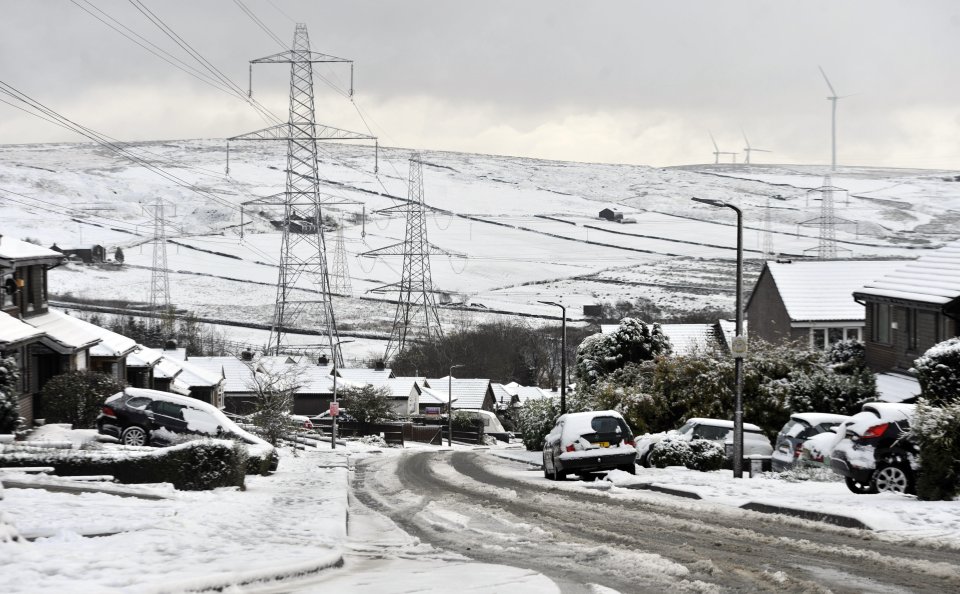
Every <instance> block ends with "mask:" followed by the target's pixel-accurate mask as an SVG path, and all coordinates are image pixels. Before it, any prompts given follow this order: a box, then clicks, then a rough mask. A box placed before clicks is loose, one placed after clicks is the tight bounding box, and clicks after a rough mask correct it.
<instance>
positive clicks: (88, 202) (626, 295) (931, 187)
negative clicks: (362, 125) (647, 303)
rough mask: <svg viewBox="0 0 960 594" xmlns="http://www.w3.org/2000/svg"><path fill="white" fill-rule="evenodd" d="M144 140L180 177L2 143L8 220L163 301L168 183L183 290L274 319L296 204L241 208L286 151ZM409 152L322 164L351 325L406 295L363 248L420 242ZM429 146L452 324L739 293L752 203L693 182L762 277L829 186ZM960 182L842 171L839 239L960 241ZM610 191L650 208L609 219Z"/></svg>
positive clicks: (813, 173)
mask: <svg viewBox="0 0 960 594" xmlns="http://www.w3.org/2000/svg"><path fill="white" fill-rule="evenodd" d="M132 148H133V149H134V150H136V151H137V152H138V153H139V154H140V155H141V156H143V157H144V158H146V159H148V160H150V161H151V162H154V163H157V164H163V165H164V167H165V168H166V169H167V170H168V171H170V172H171V173H172V174H173V175H175V176H176V177H177V178H178V179H180V180H182V182H183V185H176V184H174V183H172V182H170V181H169V180H165V179H163V178H161V177H159V176H157V175H156V174H154V173H151V172H150V171H148V170H146V169H144V168H142V167H140V166H134V165H131V164H129V163H127V162H123V161H119V160H117V159H116V158H115V157H114V156H113V155H112V154H110V153H108V152H106V151H104V150H103V149H100V148H99V147H96V146H92V145H89V144H48V145H19V146H16V145H8V146H0V177H2V178H3V180H4V182H3V184H2V190H3V191H0V212H2V213H3V224H2V226H0V233H3V234H6V235H10V236H14V237H18V238H26V237H30V238H33V239H36V240H38V241H39V242H40V243H42V244H44V245H51V244H53V243H54V242H57V244H58V245H60V246H61V247H78V246H81V245H86V246H88V245H91V244H94V243H98V244H101V245H104V246H105V247H106V248H107V250H108V253H110V254H111V255H112V253H113V251H114V250H115V249H116V248H117V247H121V248H122V249H123V251H124V254H125V256H126V263H127V264H128V266H127V267H126V269H124V270H116V269H108V268H95V267H84V266H65V267H61V268H59V269H56V270H54V271H52V272H51V286H52V287H53V291H54V293H55V294H63V293H67V292H69V293H71V294H73V295H75V296H80V297H85V298H89V299H97V298H101V299H102V298H106V297H109V298H117V299H123V300H128V301H135V302H147V301H148V300H149V294H148V291H149V287H150V282H149V280H150V278H149V274H148V271H147V270H145V269H144V268H134V267H149V266H151V265H152V263H153V249H152V245H151V243H150V239H151V237H152V233H153V224H152V216H153V213H154V210H155V208H154V206H152V205H153V204H154V202H155V201H156V200H157V199H158V198H162V199H163V200H164V201H165V206H164V213H165V217H166V219H167V222H168V225H167V235H168V237H170V238H171V239H173V240H174V241H176V242H178V243H179V244H181V245H179V246H178V245H175V244H170V245H168V249H167V267H168V268H169V269H170V270H171V271H173V272H172V274H171V293H172V295H171V297H172V300H173V301H174V302H175V303H176V304H177V305H178V306H180V307H183V308H185V309H190V310H192V311H194V312H195V313H196V314H198V315H201V316H209V317H218V316H230V317H231V318H232V319H249V320H254V321H259V322H261V323H265V322H267V321H269V318H270V316H271V314H272V309H273V303H274V301H275V290H274V288H273V286H274V284H275V282H276V277H277V272H276V264H277V262H278V260H279V245H280V234H279V233H277V232H276V229H275V228H274V227H273V226H272V225H271V224H269V222H268V220H267V219H271V218H272V219H274V220H275V219H277V217H278V216H280V215H279V214H278V212H277V209H276V208H273V207H263V206H258V207H251V206H246V207H243V211H244V212H243V215H242V218H241V212H240V211H241V204H242V203H244V202H248V201H251V200H254V199H256V198H257V197H259V196H264V195H270V194H274V193H276V192H277V191H279V190H280V189H281V188H282V184H283V182H284V174H283V171H282V169H283V167H284V159H285V155H284V149H283V147H282V146H272V145H268V144H258V143H251V144H243V143H240V144H237V145H235V146H231V171H230V175H229V176H228V175H225V174H224V165H225V146H224V144H223V143H222V142H221V141H216V140H196V141H177V142H166V143H137V144H136V145H134V146H133V147H132ZM408 156H409V152H407V151H404V150H400V149H384V150H382V151H381V155H380V173H379V174H378V175H374V174H373V167H372V165H373V163H372V160H373V155H372V150H370V149H368V148H365V147H350V146H329V145H324V146H323V147H322V154H321V163H320V167H321V176H322V177H324V178H325V179H328V180H331V183H325V184H324V191H326V192H328V193H329V196H328V197H327V198H326V199H325V200H326V201H327V202H328V206H327V208H326V209H325V213H326V214H328V215H330V216H332V217H333V218H335V219H338V220H340V221H342V224H343V226H344V249H345V252H346V254H347V263H348V267H349V271H350V276H351V277H352V285H353V295H354V296H355V297H354V298H351V299H344V300H342V301H341V302H340V303H338V304H337V312H338V313H337V315H338V322H339V323H343V324H347V325H351V324H352V325H354V326H355V327H356V328H357V329H363V330H371V331H377V330H379V331H380V332H386V331H388V330H389V324H390V321H391V320H392V308H391V307H390V306H389V305H388V304H387V305H382V304H381V305H377V302H376V301H375V300H376V299H390V298H394V296H393V295H392V294H390V293H387V294H378V293H374V292H370V291H371V290H372V289H375V288H377V287H380V286H383V285H390V284H392V283H395V282H397V281H398V280H399V276H400V271H401V269H402V261H401V260H402V259H401V258H399V257H394V256H384V257H377V258H369V257H361V254H362V253H364V252H366V251H368V250H371V249H376V248H381V247H385V246H389V245H391V244H394V243H397V242H399V241H401V240H402V238H403V233H404V222H403V219H402V217H399V216H386V215H381V214H375V213H374V211H376V210H377V209H382V208H386V207H390V206H395V205H396V204H399V202H398V201H397V200H395V199H394V198H393V197H400V198H404V197H406V195H407V187H406V186H407V180H406V177H407V172H408V161H407V159H408ZM423 161H424V166H423V177H424V193H425V199H426V202H427V204H428V205H429V206H430V207H431V208H432V210H430V212H429V213H428V216H427V233H428V238H429V241H430V242H431V243H433V244H435V245H437V246H439V247H440V248H441V249H443V250H447V251H449V252H450V253H451V254H453V255H451V256H434V257H433V258H432V277H433V281H434V286H435V287H437V288H439V289H440V290H442V291H445V292H447V293H448V294H449V295H450V299H451V300H452V301H454V302H458V303H461V302H462V303H468V304H477V307H476V308H475V309H474V310H473V311H474V313H472V314H471V313H464V312H452V311H451V312H448V313H447V314H446V315H445V317H444V320H445V323H447V324H450V325H453V324H455V323H456V321H458V320H461V319H463V318H464V316H466V317H468V318H473V319H475V320H480V319H485V318H487V317H488V315H487V314H486V313H484V312H483V308H482V307H480V306H481V305H482V306H483V307H486V308H489V309H494V310H502V311H506V312H515V313H516V314H525V315H531V314H532V315H540V316H555V314H556V311H555V308H552V307H550V306H544V305H541V304H538V303H537V300H539V299H543V300H557V299H560V298H563V299H564V302H565V303H566V304H567V305H569V306H571V307H570V311H571V313H574V312H577V313H579V308H580V306H581V305H584V304H589V303H595V302H597V301H599V300H609V301H617V300H620V299H637V298H645V299H650V300H651V301H653V302H654V303H656V304H658V305H660V306H661V307H663V308H665V309H666V310H668V311H673V312H677V311H689V310H693V309H700V308H703V307H720V308H726V309H731V308H732V300H733V293H732V291H731V290H730V289H731V283H730V280H731V278H730V277H731V275H730V270H731V263H732V261H733V259H734V257H735V243H736V241H735V240H736V235H735V217H734V214H733V213H732V212H731V211H730V210H729V209H717V208H714V207H710V206H708V205H704V204H700V203H696V202H693V201H692V200H691V198H694V197H698V198H714V199H719V200H728V201H730V202H732V203H734V204H737V205H739V206H740V207H741V208H742V209H743V211H744V226H745V233H744V239H745V249H746V257H747V259H748V260H750V261H751V264H750V266H749V268H748V275H747V283H748V285H749V283H751V282H752V278H753V277H752V276H751V274H755V273H756V271H757V270H758V269H759V266H758V265H757V264H756V263H755V261H756V260H757V259H758V258H760V256H761V250H762V248H763V245H764V238H765V237H766V234H765V229H766V228H768V227H769V229H770V238H771V241H772V244H773V249H774V252H776V253H780V254H784V255H788V256H791V257H799V256H803V255H806V256H811V255H815V252H816V248H817V245H818V233H819V228H818V226H817V224H816V219H817V217H819V215H820V204H821V201H820V200H819V197H820V196H821V194H820V193H818V192H816V191H812V192H811V190H815V189H816V188H818V187H821V186H822V185H823V184H824V181H825V180H824V173H825V172H824V171H823V170H822V169H820V168H816V167H800V166H778V165H767V166H747V165H704V166H689V167H680V168H668V169H657V168H651V167H642V166H627V165H601V164H585V163H568V162H555V161H544V160H537V159H522V158H515V157H497V156H487V155H472V154H462V153H441V152H425V153H424V154H423ZM953 179H954V178H953V174H952V173H951V172H943V171H926V170H907V169H903V170H898V169H870V168H856V167H844V168H841V169H840V170H839V171H838V172H836V173H835V174H834V175H833V177H832V181H831V183H832V184H833V186H836V187H840V188H845V189H846V190H848V191H845V192H839V191H838V192H835V195H834V200H835V207H836V216H837V217H839V218H840V219H842V221H841V224H839V225H838V226H837V228H836V236H837V240H838V246H839V255H840V256H841V257H858V258H873V257H878V258H909V257H914V256H915V255H916V254H917V253H918V250H919V249H923V248H935V247H939V246H940V245H942V244H944V243H945V242H947V241H950V240H953V239H955V238H957V237H960V231H958V229H960V226H958V225H957V223H958V222H960V183H958V182H956V181H952V180H953ZM948 180H950V181H948ZM186 185H189V186H190V188H189V189H188V188H187V187H184V186H186ZM768 203H769V208H768ZM605 207H611V208H615V209H618V210H620V211H621V212H622V213H623V214H624V215H625V216H626V217H627V218H632V219H635V220H636V223H633V224H617V223H612V222H607V221H602V220H599V219H598V218H597V213H598V212H599V210H600V209H602V208H605ZM259 210H262V211H263V213H262V216H260V215H257V216H254V214H255V213H254V211H259ZM364 212H365V213H366V218H365V219H364V218H363V217H362V216H361V214H363V213H364ZM843 221H851V222H850V223H846V222H843ZM241 222H242V223H243V229H244V230H243V233H242V235H241V232H240V225H241ZM191 248H193V249H191ZM332 248H333V246H332V238H331V237H328V249H331V250H332ZM308 280H309V279H304V280H303V281H302V283H303V284H302V285H298V286H302V288H303V289H306V290H305V291H304V292H303V295H305V296H309V295H310V293H309V292H308V291H312V290H313V289H314V288H315V287H314V286H313V285H312V284H310V283H309V282H307V281H308ZM107 287H108V288H109V290H107V289H106V288H107ZM359 296H365V297H366V298H367V299H366V300H360V299H358V298H357V297H359Z"/></svg>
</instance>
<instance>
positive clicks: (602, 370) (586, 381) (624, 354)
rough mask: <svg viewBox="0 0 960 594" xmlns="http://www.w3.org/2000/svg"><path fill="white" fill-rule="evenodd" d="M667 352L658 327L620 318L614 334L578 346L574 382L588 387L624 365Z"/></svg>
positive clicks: (587, 340) (597, 335)
mask: <svg viewBox="0 0 960 594" xmlns="http://www.w3.org/2000/svg"><path fill="white" fill-rule="evenodd" d="M670 351H671V347H670V340H669V339H668V338H667V336H666V335H665V334H664V333H663V331H662V330H661V329H660V324H647V323H645V322H641V321H640V320H635V319H633V318H624V319H623V320H621V321H620V326H619V327H618V328H617V330H616V331H614V332H612V333H610V334H594V335H592V336H588V337H587V338H586V339H584V341H583V342H581V343H580V347H579V348H578V349H577V363H576V368H575V375H576V378H577V383H578V385H580V384H583V385H586V386H592V385H594V384H596V383H597V382H599V381H600V380H601V379H602V378H603V377H604V376H605V375H607V374H609V373H611V372H613V371H616V370H617V369H620V368H622V367H623V366H625V365H626V364H628V363H637V362H640V361H649V360H652V359H655V358H656V357H657V356H659V355H666V354H669V353H670Z"/></svg>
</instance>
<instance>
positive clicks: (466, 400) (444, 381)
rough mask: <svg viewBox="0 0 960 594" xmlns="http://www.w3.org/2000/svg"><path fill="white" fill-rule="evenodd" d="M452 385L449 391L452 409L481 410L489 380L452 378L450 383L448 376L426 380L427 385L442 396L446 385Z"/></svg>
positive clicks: (445, 391) (445, 390)
mask: <svg viewBox="0 0 960 594" xmlns="http://www.w3.org/2000/svg"><path fill="white" fill-rule="evenodd" d="M451 383H452V386H451V388H450V389H452V390H453V395H454V397H455V398H454V404H455V406H454V408H483V401H484V399H485V398H486V395H487V388H488V387H489V386H490V380H488V379H479V378H457V377H455V378H453V380H452V382H451V380H450V378H449V377H448V376H445V377H441V378H436V379H430V378H428V379H427V385H428V386H429V387H430V388H431V389H432V390H434V391H435V392H439V393H442V394H446V393H447V388H448V385H450V384H451Z"/></svg>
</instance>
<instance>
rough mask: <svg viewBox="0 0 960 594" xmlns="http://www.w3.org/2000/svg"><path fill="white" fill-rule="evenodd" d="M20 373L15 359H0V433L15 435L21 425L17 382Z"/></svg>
mask: <svg viewBox="0 0 960 594" xmlns="http://www.w3.org/2000/svg"><path fill="white" fill-rule="evenodd" d="M19 380H20V371H19V369H17V361H16V360H15V359H14V358H13V357H0V433H13V432H14V431H16V429H17V427H18V426H19V424H20V413H19V404H18V402H17V389H16V386H17V382H18V381H19Z"/></svg>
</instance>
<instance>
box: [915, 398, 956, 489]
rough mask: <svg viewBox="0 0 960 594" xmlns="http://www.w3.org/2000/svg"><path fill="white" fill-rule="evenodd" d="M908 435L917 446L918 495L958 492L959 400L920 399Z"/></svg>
mask: <svg viewBox="0 0 960 594" xmlns="http://www.w3.org/2000/svg"><path fill="white" fill-rule="evenodd" d="M910 435H911V437H912V439H913V440H914V441H916V443H917V445H918V446H919V447H920V469H919V472H918V474H917V496H918V497H919V498H920V499H926V500H929V501H944V500H950V499H953V498H955V497H956V496H957V495H960V400H954V401H953V402H951V403H949V404H946V405H945V406H942V407H937V406H932V405H931V404H930V402H929V401H927V400H926V399H920V402H918V403H917V410H916V413H915V414H914V417H913V420H912V425H911V427H910Z"/></svg>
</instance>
